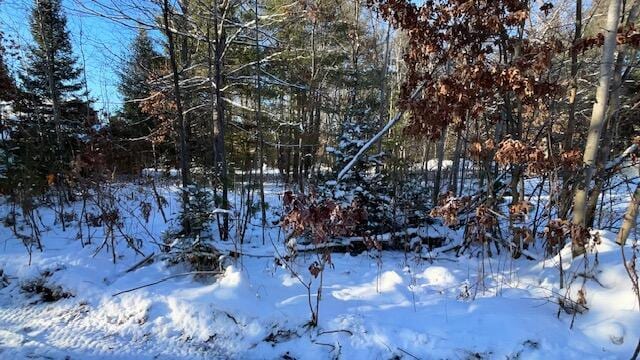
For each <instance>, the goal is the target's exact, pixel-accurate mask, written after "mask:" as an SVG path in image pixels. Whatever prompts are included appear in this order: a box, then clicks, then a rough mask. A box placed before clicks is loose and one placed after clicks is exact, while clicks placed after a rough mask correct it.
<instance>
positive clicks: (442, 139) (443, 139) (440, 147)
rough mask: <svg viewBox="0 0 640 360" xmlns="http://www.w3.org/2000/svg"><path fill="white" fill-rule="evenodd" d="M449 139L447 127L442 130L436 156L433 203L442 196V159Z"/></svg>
mask: <svg viewBox="0 0 640 360" xmlns="http://www.w3.org/2000/svg"><path fill="white" fill-rule="evenodd" d="M446 141H447V129H446V128H445V129H443V130H442V134H440V139H439V140H438V143H437V147H436V156H437V157H438V170H437V171H436V179H435V181H434V184H433V196H432V198H431V202H432V203H433V205H434V206H435V205H437V204H438V196H440V185H441V182H442V161H443V160H444V145H445V143H446Z"/></svg>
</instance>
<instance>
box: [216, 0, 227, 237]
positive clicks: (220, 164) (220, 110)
mask: <svg viewBox="0 0 640 360" xmlns="http://www.w3.org/2000/svg"><path fill="white" fill-rule="evenodd" d="M218 10H219V8H218V0H213V27H214V30H215V31H214V33H213V34H214V37H213V40H214V49H213V50H214V62H213V65H214V68H215V78H214V83H215V86H214V90H215V99H216V111H215V113H216V116H215V119H214V121H213V161H214V168H215V173H216V176H217V177H218V178H219V179H220V182H221V184H222V208H223V209H225V210H228V209H229V195H228V193H229V181H228V175H229V174H228V171H227V155H226V151H225V146H224V132H225V131H224V127H225V121H224V111H225V109H224V102H223V98H222V82H223V80H222V52H223V50H224V43H225V32H224V24H219V22H218ZM222 217H223V224H222V229H221V231H220V237H221V238H222V239H223V240H227V239H228V238H229V215H228V214H226V213H224V214H222Z"/></svg>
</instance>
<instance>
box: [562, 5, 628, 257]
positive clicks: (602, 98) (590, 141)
mask: <svg viewBox="0 0 640 360" xmlns="http://www.w3.org/2000/svg"><path fill="white" fill-rule="evenodd" d="M620 3H621V0H610V1H609V8H608V10H607V24H606V27H605V36H604V46H603V48H602V60H601V64H600V80H599V84H598V87H597V89H596V102H595V103H594V104H593V111H592V112H591V122H590V124H589V133H588V135H587V143H586V144H585V148H584V157H583V162H584V174H583V178H582V184H580V187H579V188H578V189H577V191H576V194H575V196H574V198H573V220H572V223H573V225H574V226H576V227H578V228H580V227H584V226H585V220H586V212H587V200H588V199H587V194H588V193H589V188H590V186H591V181H592V180H593V175H594V173H595V170H596V160H597V156H598V149H599V147H600V136H601V135H602V128H603V125H604V123H605V115H606V111H607V102H608V100H609V84H610V82H611V77H612V74H613V55H614V52H615V49H616V33H617V30H618V22H619V19H620ZM574 233H582V232H581V231H576V232H574ZM572 240H573V243H572V250H573V256H574V257H575V256H578V255H581V254H583V253H584V252H585V248H584V239H572Z"/></svg>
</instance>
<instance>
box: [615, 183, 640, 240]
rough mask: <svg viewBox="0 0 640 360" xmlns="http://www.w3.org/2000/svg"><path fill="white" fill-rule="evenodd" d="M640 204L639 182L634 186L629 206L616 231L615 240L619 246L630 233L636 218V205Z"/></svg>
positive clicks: (634, 225)
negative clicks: (618, 229)
mask: <svg viewBox="0 0 640 360" xmlns="http://www.w3.org/2000/svg"><path fill="white" fill-rule="evenodd" d="M639 205H640V184H638V185H637V186H636V191H635V192H634V193H633V196H631V201H629V207H628V208H627V212H626V213H625V214H624V220H623V222H622V226H621V227H620V231H619V232H618V237H617V238H616V242H617V243H618V244H620V245H621V246H624V244H625V243H626V242H627V239H628V238H629V234H631V230H633V229H634V228H635V227H636V220H637V218H638V206H639Z"/></svg>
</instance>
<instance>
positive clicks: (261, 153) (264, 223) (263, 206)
mask: <svg viewBox="0 0 640 360" xmlns="http://www.w3.org/2000/svg"><path fill="white" fill-rule="evenodd" d="M258 20H259V18H258V0H255V22H256V24H255V27H256V56H257V59H256V125H257V127H258V141H259V144H258V166H259V167H260V169H259V176H260V178H259V179H258V181H259V182H260V184H259V186H260V212H261V215H262V245H264V243H265V238H264V230H265V226H267V204H266V203H265V201H264V173H263V169H262V167H263V164H264V134H263V128H262V119H261V116H260V115H261V114H260V111H261V108H260V107H261V105H262V99H261V98H260V71H261V69H260V61H261V55H260V33H259V32H258V26H259V25H258Z"/></svg>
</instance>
